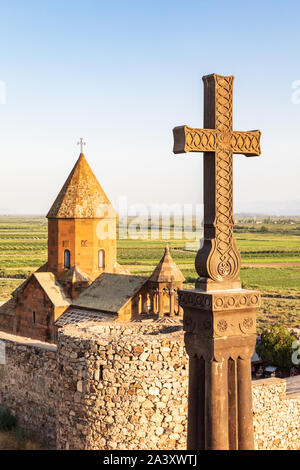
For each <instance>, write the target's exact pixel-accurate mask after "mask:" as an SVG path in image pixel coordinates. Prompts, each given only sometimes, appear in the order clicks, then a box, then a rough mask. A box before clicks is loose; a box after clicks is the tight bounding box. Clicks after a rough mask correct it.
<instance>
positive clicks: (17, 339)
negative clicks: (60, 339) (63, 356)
mask: <svg viewBox="0 0 300 470" xmlns="http://www.w3.org/2000/svg"><path fill="white" fill-rule="evenodd" d="M0 340H3V341H7V342H10V343H16V344H17V345H25V346H31V347H35V348H41V349H46V350H48V351H53V352H56V351H57V346H56V344H50V343H44V342H43V341H39V340H38V339H32V338H25V337H24V336H16V335H11V334H9V333H5V332H4V331H0Z"/></svg>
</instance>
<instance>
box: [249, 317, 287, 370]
mask: <svg viewBox="0 0 300 470" xmlns="http://www.w3.org/2000/svg"><path fill="white" fill-rule="evenodd" d="M295 339H296V338H295V337H294V336H292V335H291V334H290V332H289V331H288V330H287V329H286V328H285V327H284V326H283V325H280V324H279V325H273V326H271V327H270V328H269V329H267V330H264V331H263V333H262V334H261V342H260V344H259V345H258V346H257V347H256V352H257V354H258V355H259V356H260V358H261V359H262V360H263V361H266V362H269V363H270V364H271V365H273V366H277V367H283V368H290V367H292V366H293V365H294V364H293V363H292V355H293V352H294V349H293V348H292V343H293V342H294V341H295Z"/></svg>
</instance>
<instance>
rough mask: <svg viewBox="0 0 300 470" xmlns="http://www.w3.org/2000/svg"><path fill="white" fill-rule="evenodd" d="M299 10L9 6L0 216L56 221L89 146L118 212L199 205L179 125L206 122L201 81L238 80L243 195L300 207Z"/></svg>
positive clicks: (16, 1)
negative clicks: (177, 146) (257, 138)
mask: <svg viewBox="0 0 300 470" xmlns="http://www.w3.org/2000/svg"><path fill="white" fill-rule="evenodd" d="M299 17H300V2H299V1H298V0H294V1H288V0H286V1H278V0H270V1H269V0H261V1H258V0H252V1H247V2H246V1H244V2H241V1H231V0H227V1H217V0H207V1H204V0H197V1H195V0H185V1H177V0H172V1H171V0H160V1H158V0H152V1H148V0H140V1H134V0H128V1H125V0H123V1H120V0H117V1H113V2H107V1H105V2H104V1H102V0H85V1H84V2H83V1H77V0H60V1H58V0H51V1H50V0H39V1H33V0H1V1H0V44H1V54H0V80H1V81H3V82H5V83H6V87H7V100H6V104H0V152H1V153H0V155H1V173H0V213H3V212H10V213H46V212H47V210H48V209H49V207H50V206H51V204H52V202H53V200H54V198H55V196H56V195H57V192H58V191H59V189H60V188H61V186H62V184H63V182H64V181H65V179H66V177H67V175H68V173H69V172H70V170H71V168H72V166H73V165H74V162H75V160H76V159H77V157H78V153H79V149H78V147H76V142H77V140H78V139H79V137H81V136H83V137H84V139H85V140H86V141H87V146H86V149H85V154H86V157H87V159H88V161H89V163H90V165H91V167H92V169H93V170H94V172H95V174H96V176H97V177H98V179H99V181H100V183H101V184H102V186H103V188H104V189H105V191H106V192H107V194H108V196H109V197H110V199H111V200H112V202H113V203H114V204H115V206H116V208H117V204H118V197H119V196H124V195H126V196H127V197H128V199H129V202H131V203H138V202H139V203H142V202H144V203H146V204H150V203H160V202H161V203H163V202H164V203H175V202H177V203H195V202H199V201H200V202H201V200H202V158H203V156H202V154H197V155H196V154H189V155H185V156H181V155H177V156H174V155H173V153H172V146H173V138H172V128H173V127H174V126H176V125H181V124H188V125H191V126H194V127H202V125H203V121H202V116H203V86H202V80H201V77H202V75H207V74H209V73H214V72H215V73H219V74H224V75H231V74H233V75H235V91H234V129H236V130H252V129H260V130H261V131H262V142H261V143H262V157H258V158H253V159H247V158H246V157H243V156H235V157H234V158H235V168H234V169H235V199H236V201H237V200H238V202H239V204H236V208H237V209H239V208H240V205H243V204H244V203H245V204H246V203H249V202H252V201H267V202H268V201H289V200H297V199H298V200H299V199H300V195H299V176H300V104H298V105H295V104H292V101H291V97H292V92H293V90H292V88H291V85H292V82H293V81H294V80H300V60H299V44H300V28H299Z"/></svg>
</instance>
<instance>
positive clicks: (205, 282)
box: [196, 277, 242, 292]
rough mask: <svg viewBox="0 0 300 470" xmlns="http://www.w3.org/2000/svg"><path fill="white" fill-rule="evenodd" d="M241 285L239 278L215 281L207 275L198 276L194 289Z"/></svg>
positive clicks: (221, 289) (205, 290)
mask: <svg viewBox="0 0 300 470" xmlns="http://www.w3.org/2000/svg"><path fill="white" fill-rule="evenodd" d="M241 287H242V283H241V281H240V280H239V279H235V280H234V281H222V282H217V281H213V280H212V279H209V278H207V277H199V278H198V279H197V280H196V289H199V290H202V291H204V292H215V291H225V290H231V289H241Z"/></svg>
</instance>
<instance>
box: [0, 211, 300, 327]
mask: <svg viewBox="0 0 300 470" xmlns="http://www.w3.org/2000/svg"><path fill="white" fill-rule="evenodd" d="M146 225H147V224H146ZM156 232H157V233H155V232H153V230H152V239H151V238H150V236H149V237H148V239H147V233H148V231H147V226H146V227H143V229H142V230H141V231H140V234H136V237H137V238H136V239H130V238H125V239H124V238H123V239H119V240H118V261H119V263H120V264H125V265H127V266H128V267H129V269H130V271H131V272H132V274H141V275H146V276H148V275H150V274H151V272H152V271H153V269H154V268H155V266H156V264H157V263H158V261H159V260H160V258H161V256H162V254H163V251H164V247H165V245H166V243H167V242H169V245H170V247H171V252H172V256H173V258H174V260H175V261H176V263H177V264H178V266H179V267H180V269H181V270H182V272H183V274H184V276H185V278H186V286H187V287H192V286H193V284H194V282H195V280H196V278H197V273H196V272H195V268H194V259H195V253H196V252H195V249H196V246H197V245H198V244H199V243H200V242H199V241H198V242H192V243H191V240H187V239H180V238H179V236H178V227H177V228H176V227H175V228H174V226H173V227H171V232H170V234H168V233H167V234H166V232H164V228H163V226H162V224H161V223H160V224H158V225H157V227H156ZM153 233H154V235H155V239H153ZM166 235H167V236H166ZM123 236H124V234H123ZM138 237H141V238H138ZM235 237H236V239H237V244H238V247H239V250H240V252H241V255H242V263H243V264H242V270H241V280H242V282H243V286H244V287H248V288H254V289H259V290H260V291H261V293H262V296H263V302H262V307H261V309H260V312H259V315H258V330H260V329H261V328H262V327H265V326H267V325H269V324H272V323H278V322H282V323H284V324H285V325H286V326H293V327H299V326H300V218H266V217H265V218H246V217H238V218H236V226H235ZM46 260H47V221H46V219H45V218H42V217H8V216H6V217H4V216H3V217H0V301H4V300H6V299H8V298H9V297H10V293H11V292H12V291H13V290H14V289H15V288H16V287H17V286H18V285H19V284H20V283H21V282H23V280H24V279H25V278H26V277H27V276H29V275H30V274H31V273H32V272H33V271H35V270H36V269H37V268H38V267H40V266H41V265H42V264H44V263H45V262H46Z"/></svg>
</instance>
